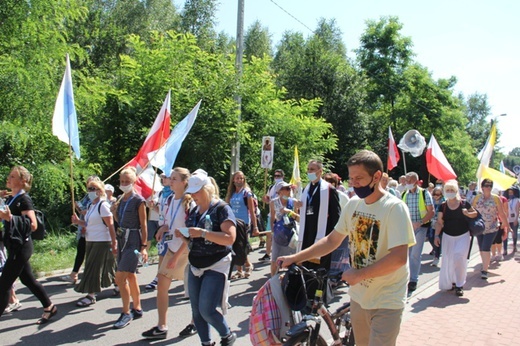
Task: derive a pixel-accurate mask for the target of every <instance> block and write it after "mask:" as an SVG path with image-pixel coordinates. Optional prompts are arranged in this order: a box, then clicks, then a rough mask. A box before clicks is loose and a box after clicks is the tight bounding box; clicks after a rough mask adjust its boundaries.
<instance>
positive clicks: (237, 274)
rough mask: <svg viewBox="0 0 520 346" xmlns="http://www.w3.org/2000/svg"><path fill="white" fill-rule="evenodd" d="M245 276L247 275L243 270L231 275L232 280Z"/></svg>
mask: <svg viewBox="0 0 520 346" xmlns="http://www.w3.org/2000/svg"><path fill="white" fill-rule="evenodd" d="M245 277H246V276H245V275H244V273H243V272H236V273H235V274H233V275H231V280H236V279H243V278H245Z"/></svg>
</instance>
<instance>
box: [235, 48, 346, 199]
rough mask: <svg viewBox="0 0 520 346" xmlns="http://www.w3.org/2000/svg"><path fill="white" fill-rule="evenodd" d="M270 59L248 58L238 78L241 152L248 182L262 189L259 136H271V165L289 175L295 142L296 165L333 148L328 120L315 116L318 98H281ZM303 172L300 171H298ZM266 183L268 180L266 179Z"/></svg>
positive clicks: (262, 176) (324, 153)
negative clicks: (296, 152) (273, 143)
mask: <svg viewBox="0 0 520 346" xmlns="http://www.w3.org/2000/svg"><path fill="white" fill-rule="evenodd" d="M269 64H270V59H269V58H268V57H267V56H265V57H264V58H262V59H259V58H258V59H257V58H254V57H253V58H252V60H251V62H250V63H248V64H246V65H245V69H244V75H243V78H242V88H241V91H242V107H243V113H242V117H243V121H242V124H241V128H242V131H241V133H242V136H241V138H240V141H241V146H242V148H243V149H242V150H241V156H242V166H243V167H247V174H248V176H249V180H248V181H249V183H251V182H253V186H254V188H255V190H256V191H263V192H265V191H264V173H265V172H264V170H263V169H262V168H261V167H260V156H261V155H260V154H261V145H262V136H274V137H275V145H274V162H273V169H277V168H281V169H283V170H284V171H285V172H287V176H288V177H290V173H289V172H292V168H293V162H294V147H295V145H297V146H298V152H299V158H300V169H302V170H303V171H304V170H305V169H306V162H307V160H309V159H311V158H320V159H322V158H324V157H325V156H326V155H327V154H330V153H331V152H332V151H333V150H334V149H336V148H337V144H336V143H337V137H336V135H335V134H334V133H333V132H332V126H331V124H329V123H327V122H326V121H325V120H324V119H323V118H320V117H316V116H315V115H316V113H317V111H318V108H319V106H320V105H321V101H319V99H313V100H306V99H299V100H294V99H285V100H284V95H285V91H284V90H283V89H280V88H279V87H277V86H276V83H275V77H274V75H273V74H271V73H269V72H267V71H268V70H269ZM302 176H303V175H302ZM268 183H269V182H268Z"/></svg>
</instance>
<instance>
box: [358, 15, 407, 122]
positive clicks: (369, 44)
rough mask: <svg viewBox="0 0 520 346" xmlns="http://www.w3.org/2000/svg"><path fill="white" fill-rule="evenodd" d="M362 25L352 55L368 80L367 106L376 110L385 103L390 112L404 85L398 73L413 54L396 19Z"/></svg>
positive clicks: (391, 18) (387, 18)
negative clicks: (362, 29) (361, 32)
mask: <svg viewBox="0 0 520 346" xmlns="http://www.w3.org/2000/svg"><path fill="white" fill-rule="evenodd" d="M366 23H367V28H366V30H365V32H364V33H363V34H362V35H361V38H360V47H359V48H358V49H357V50H356V53H357V61H358V62H359V65H360V67H361V69H362V70H363V72H365V73H366V75H367V77H368V79H369V81H370V83H369V85H368V100H367V101H368V105H371V106H372V107H375V108H376V109H377V108H379V107H380V106H381V104H382V103H383V104H388V105H390V110H392V109H393V106H394V105H395V102H396V98H397V96H398V95H399V93H400V92H401V91H402V89H403V87H404V85H405V82H404V80H403V78H402V74H403V72H404V70H405V69H406V67H407V66H408V64H409V63H410V62H411V61H412V57H413V55H414V54H413V51H412V40H411V38H409V37H405V36H402V35H401V33H400V31H401V29H402V28H403V25H402V24H401V23H400V22H399V20H398V18H397V17H394V16H391V17H382V18H381V19H380V20H379V21H374V20H368V21H367V22H366ZM394 116H395V115H394Z"/></svg>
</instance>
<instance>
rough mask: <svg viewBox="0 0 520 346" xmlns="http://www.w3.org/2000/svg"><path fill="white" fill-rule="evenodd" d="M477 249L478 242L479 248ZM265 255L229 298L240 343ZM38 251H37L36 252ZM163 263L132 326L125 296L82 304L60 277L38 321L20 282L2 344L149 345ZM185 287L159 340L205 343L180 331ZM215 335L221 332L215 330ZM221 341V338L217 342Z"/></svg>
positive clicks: (148, 273)
mask: <svg viewBox="0 0 520 346" xmlns="http://www.w3.org/2000/svg"><path fill="white" fill-rule="evenodd" d="M474 248H475V247H474ZM429 251H430V247H429V244H425V246H424V255H423V267H422V270H423V274H422V275H421V277H420V280H419V288H418V290H417V292H420V291H421V287H428V286H431V285H432V282H433V281H435V280H436V278H437V272H438V270H439V269H438V268H435V267H430V266H429V263H430V262H431V260H432V256H429V255H428V253H429ZM262 255H263V250H261V251H255V252H253V253H252V254H251V260H252V262H253V263H255V270H254V272H253V275H252V276H251V278H250V279H241V280H238V281H233V282H232V284H231V292H230V298H229V301H230V303H231V305H232V308H231V309H229V313H228V315H227V320H228V323H229V324H230V326H231V328H232V330H233V331H235V332H236V333H237V335H238V337H239V339H238V342H237V343H236V345H237V346H242V345H244V346H245V345H250V342H249V334H248V325H249V313H250V309H251V302H252V299H253V296H254V295H255V293H256V292H257V291H258V290H259V288H260V287H261V286H262V284H263V283H264V282H265V280H266V279H267V278H268V272H269V268H268V264H267V263H266V264H264V263H261V262H259V261H258V258H259V257H261V256H262ZM35 256H37V254H35ZM156 270H157V265H150V266H149V267H147V268H142V269H141V273H140V274H139V275H138V278H139V283H140V285H141V289H142V292H143V293H142V295H141V299H142V305H143V308H144V310H145V314H144V317H143V318H142V319H140V320H136V321H133V322H132V323H131V324H130V325H129V326H128V327H126V328H124V329H121V330H114V329H112V325H113V323H114V322H115V320H116V319H117V318H118V316H119V314H120V311H121V308H120V306H121V300H120V298H119V297H113V296H112V290H111V289H106V290H105V291H103V292H101V293H100V294H99V296H98V301H97V303H96V304H94V305H92V306H90V307H87V308H78V307H76V305H75V302H76V300H77V299H78V298H80V297H81V295H80V294H79V293H76V292H74V290H73V287H72V286H71V285H69V284H67V283H65V282H62V281H60V280H59V277H58V276H54V277H48V278H44V279H42V283H43V285H44V286H45V288H46V290H47V292H48V293H49V294H50V296H51V299H52V300H53V302H54V303H55V304H56V305H57V306H58V309H59V313H58V315H56V316H55V317H54V318H53V320H52V322H51V323H48V324H47V325H44V326H38V325H36V324H35V322H36V320H37V319H38V318H39V316H40V315H41V312H42V309H41V306H40V305H39V302H38V301H37V300H36V299H35V298H34V296H32V295H31V294H30V292H29V290H28V289H27V288H26V287H25V286H23V285H21V284H17V286H18V287H17V290H16V292H17V295H18V297H19V298H20V301H21V302H22V304H23V306H22V308H21V309H20V311H17V312H14V313H13V314H11V315H4V316H2V317H1V318H0V344H1V345H16V344H21V343H23V344H24V345H43V344H45V345H65V344H72V343H84V344H87V345H128V344H130V345H146V344H150V342H148V341H145V340H143V339H142V338H141V333H142V332H143V331H145V330H147V329H149V328H151V327H152V326H154V325H155V324H156V323H157V310H156V308H155V293H154V292H153V291H152V292H145V291H144V286H145V285H146V284H147V283H148V282H150V281H151V279H153V277H154V276H155V271H156ZM182 296H183V287H182V283H181V282H173V283H172V285H171V289H170V309H169V316H168V326H169V332H168V338H167V339H166V340H163V341H155V342H153V344H154V345H167V344H168V345H170V344H176V345H199V344H200V342H199V339H198V336H196V335H195V336H192V337H189V338H187V339H181V338H179V337H178V334H179V332H180V331H181V330H182V329H183V328H184V327H185V326H186V324H187V323H189V321H190V318H191V309H190V305H189V302H188V301H183V300H181V298H182ZM347 299H348V295H347V294H346V293H345V291H341V290H340V291H339V294H338V295H337V296H336V298H335V299H334V300H333V303H332V304H331V305H332V308H334V307H335V306H338V305H340V304H341V303H342V302H344V301H346V300H347ZM213 337H214V339H215V338H216V337H217V335H216V333H215V332H214V333H213ZM217 344H218V343H217Z"/></svg>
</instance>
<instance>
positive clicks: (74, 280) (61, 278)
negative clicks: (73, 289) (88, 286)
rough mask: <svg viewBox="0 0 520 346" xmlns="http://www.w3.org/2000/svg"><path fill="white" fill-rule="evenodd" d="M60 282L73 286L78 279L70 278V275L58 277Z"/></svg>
mask: <svg viewBox="0 0 520 346" xmlns="http://www.w3.org/2000/svg"><path fill="white" fill-rule="evenodd" d="M60 280H61V281H65V282H68V283H69V284H73V285H75V284H76V283H77V282H78V277H77V276H76V277H72V275H64V276H60Z"/></svg>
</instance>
